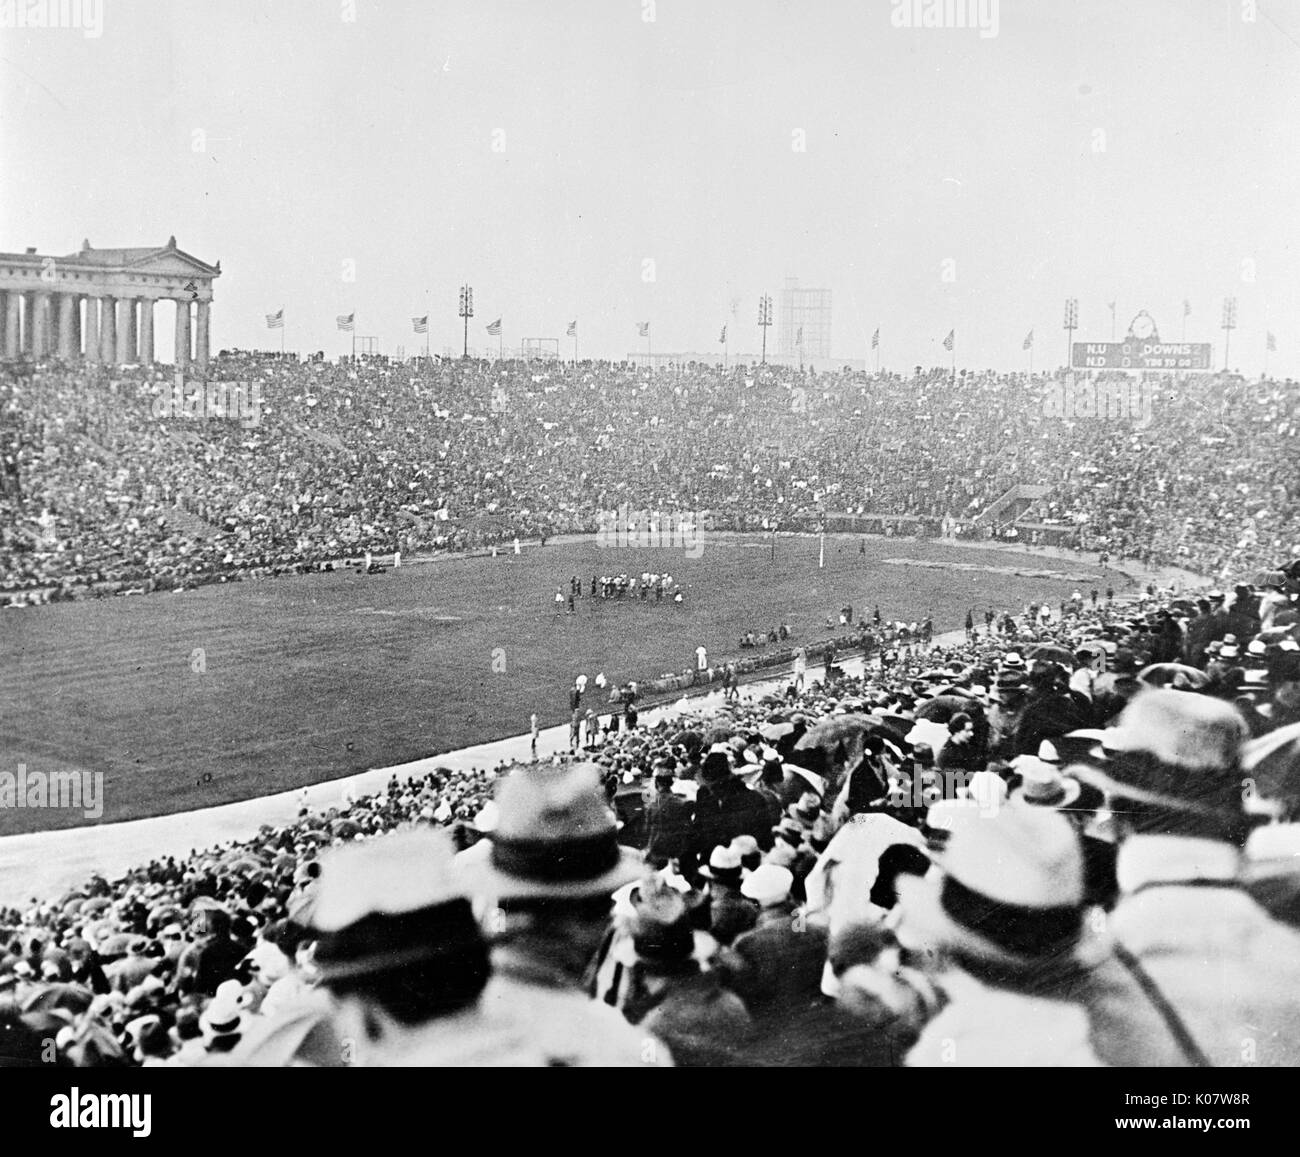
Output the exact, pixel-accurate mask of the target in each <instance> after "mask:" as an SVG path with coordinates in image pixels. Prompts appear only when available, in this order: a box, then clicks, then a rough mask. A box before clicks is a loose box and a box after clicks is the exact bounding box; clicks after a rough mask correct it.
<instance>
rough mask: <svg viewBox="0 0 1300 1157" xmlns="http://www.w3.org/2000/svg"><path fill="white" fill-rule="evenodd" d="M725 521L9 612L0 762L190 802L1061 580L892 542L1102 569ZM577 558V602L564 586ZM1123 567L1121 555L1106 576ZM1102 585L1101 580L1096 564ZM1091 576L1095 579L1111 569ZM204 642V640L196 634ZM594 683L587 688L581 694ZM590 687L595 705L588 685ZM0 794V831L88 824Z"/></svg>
mask: <svg viewBox="0 0 1300 1157" xmlns="http://www.w3.org/2000/svg"><path fill="white" fill-rule="evenodd" d="M769 551H770V547H769V543H768V541H767V540H766V539H757V538H748V539H747V538H744V537H725V538H724V537H715V538H712V539H710V540H709V541H708V542H707V543H706V545H705V549H704V551H703V553H702V555H701V557H700V558H698V559H690V558H687V557H685V555H684V553H683V552H682V551H681V550H669V549H631V548H627V549H612V548H609V547H600V546H597V545H596V543H595V542H594V541H591V542H582V543H574V544H564V545H558V544H552V545H549V546H547V547H545V548H541V547H531V548H528V549H525V551H524V553H523V554H521V555H519V556H515V555H513V554H510V553H504V554H502V555H501V556H500V557H499V558H495V559H492V558H470V559H449V560H444V561H439V562H435V563H429V564H423V565H415V566H403V567H402V568H401V569H399V570H397V571H391V572H389V573H386V574H383V575H374V576H362V575H358V574H355V573H351V572H343V573H335V574H325V575H312V576H306V577H300V578H282V579H275V580H269V581H262V582H246V583H237V584H233V585H229V586H215V587H205V588H202V589H199V590H195V591H189V592H186V593H183V594H179V595H169V594H160V595H149V596H143V597H134V598H117V599H105V600H101V601H96V602H89V603H70V604H55V605H53V606H47V607H38V608H31V609H25V610H21V611H5V612H0V771H8V772H13V773H16V769H17V765H18V764H19V763H25V764H26V765H27V768H28V771H29V773H30V772H34V771H44V772H52V771H59V770H75V771H88V772H102V773H103V776H104V779H103V791H104V814H103V818H102V820H101V821H100V822H103V823H107V822H111V821H114V820H124V819H133V818H138V817H141V816H148V815H160V814H165V813H170V812H177V811H186V810H190V809H194V808H200V807H207V806H211V805H213V804H219V803H226V802H229V801H231V800H236V799H246V798H250V797H254V796H259V795H265V794H268V793H271V792H275V791H284V790H286V789H289V788H293V787H297V786H301V785H304V784H308V783H315V782H318V781H321V780H327V779H333V778H337V777H340V776H344V775H349V774H352V773H354V772H357V771H362V770H365V769H367V768H372V767H383V766H388V765H392V764H397V763H401V762H404V761H407V760H411V759H416V758H419V757H421V756H426V755H431V754H436V753H438V752H442V751H448V750H453V749H455V748H459V747H463V746H466V745H468V744H471V743H476V742H481V741H485V740H489V739H494V738H499V737H502V736H505V735H510V734H517V733H519V732H521V731H524V730H526V729H527V725H528V716H529V713H530V712H531V711H536V712H537V713H538V716H539V719H540V721H541V723H542V724H543V725H546V724H553V723H559V722H563V721H564V720H565V719H566V718H567V715H568V704H567V689H568V687H569V686H570V685H571V683H572V680H573V678H574V676H575V675H577V674H578V673H579V672H585V673H586V674H587V675H589V676H591V677H594V676H595V675H596V673H597V672H598V671H604V672H605V674H606V677H607V678H608V679H609V680H610V682H611V683H619V682H622V681H624V680H626V679H639V680H645V679H650V678H654V677H656V676H658V675H661V674H663V673H665V672H669V671H681V670H683V669H684V668H687V667H689V666H692V665H693V651H694V648H695V647H696V646H697V645H698V644H703V645H704V646H705V647H707V648H708V652H709V657H710V661H711V662H717V661H719V660H722V659H724V658H726V657H740V656H741V655H743V654H745V653H746V652H740V651H739V650H738V647H737V639H738V638H739V636H740V635H741V633H742V632H744V631H745V630H748V629H753V630H756V631H757V630H760V629H761V630H766V629H768V628H769V627H772V626H775V625H777V624H778V623H779V622H781V621H783V620H784V621H786V622H788V623H790V624H791V626H792V627H793V629H794V641H796V642H798V641H803V642H812V641H817V640H819V639H824V638H826V637H827V632H826V630H825V626H824V621H825V617H826V615H827V614H831V613H833V612H837V611H838V609H839V607H841V606H842V605H844V604H845V603H852V604H853V606H854V607H855V608H858V609H861V608H862V607H863V606H866V607H867V608H868V609H870V608H871V607H872V606H875V605H877V604H879V606H880V609H881V613H882V614H883V615H884V616H885V617H886V618H887V619H893V618H900V619H913V618H915V619H924V617H925V616H926V615H927V614H933V617H934V622H935V628H936V630H944V629H951V628H954V627H960V626H961V625H962V622H963V621H964V619H965V614H966V609H967V608H968V607H974V608H976V611H977V614H978V612H979V611H982V610H983V608H985V607H987V606H993V607H994V608H996V609H1001V610H1012V611H1018V610H1020V609H1022V608H1023V606H1024V605H1025V603H1027V602H1029V601H1030V600H1031V599H1035V598H1041V597H1048V598H1051V599H1052V600H1053V601H1058V600H1059V599H1061V598H1064V597H1066V596H1067V595H1068V594H1069V592H1070V591H1071V590H1073V589H1074V588H1075V587H1076V586H1079V587H1082V586H1083V585H1084V584H1081V583H1077V582H1073V581H1060V580H1045V579H1042V578H1025V577H1016V576H1012V575H1006V574H1001V573H994V572H981V571H976V572H966V571H961V570H955V571H954V570H929V569H919V568H913V567H906V566H895V565H883V564H882V561H881V560H883V559H886V558H900V557H906V558H916V559H921V560H932V561H954V562H960V563H967V564H972V563H973V564H980V565H988V566H990V567H1007V566H1013V565H1018V566H1026V567H1033V568H1041V569H1051V570H1056V571H1076V572H1078V571H1088V572H1095V571H1096V567H1095V566H1092V567H1089V566H1088V565H1086V564H1084V563H1083V562H1082V561H1079V562H1073V561H1069V560H1062V561H1053V560H1051V559H1046V558H1039V557H1036V556H1025V555H1012V554H1008V553H1005V552H999V551H978V550H967V549H964V548H957V547H948V546H942V545H938V544H929V543H915V542H903V541H900V540H889V539H868V540H867V556H866V558H865V559H863V558H861V557H859V555H858V540H857V539H851V540H850V539H847V538H838V539H835V538H830V537H828V538H827V540H826V566H825V568H824V569H822V570H818V569H817V551H818V544H817V540H816V539H813V538H789V539H781V540H779V541H778V542H777V545H776V558H775V560H773V559H771V558H770V557H769ZM621 570H627V571H628V572H629V573H633V572H635V573H640V572H641V571H645V570H649V571H665V570H666V571H668V572H669V573H671V574H672V575H673V576H674V577H675V578H677V580H678V581H679V582H680V583H681V584H682V585H683V586H684V588H685V590H686V601H685V602H684V603H683V604H682V605H681V606H674V605H673V604H672V603H670V602H668V601H665V602H663V603H656V602H654V600H653V598H652V599H650V600H649V601H647V602H645V603H642V602H640V601H639V600H637V601H629V600H619V601H608V602H602V601H601V600H600V599H596V600H594V601H593V600H592V599H590V598H589V597H587V592H589V590H590V582H591V576H592V574H593V573H597V574H599V573H606V572H608V573H617V572H618V571H621ZM571 574H577V575H578V576H580V577H581V578H582V579H583V584H584V585H583V590H584V597H583V598H582V599H581V600H579V602H578V605H577V613H576V614H575V615H572V616H568V615H556V613H555V606H554V601H553V600H554V595H555V588H556V586H557V585H561V584H562V585H563V586H564V590H565V594H566V595H567V593H568V579H569V576H570V575H571ZM1109 577H1110V578H1111V579H1112V580H1113V581H1114V582H1115V585H1116V587H1117V589H1118V588H1119V587H1120V585H1121V581H1122V579H1121V576H1118V575H1115V574H1114V573H1113V572H1112V573H1111V575H1110V576H1109ZM1092 585H1099V584H1098V583H1093V584H1092ZM1100 585H1102V586H1103V587H1104V585H1105V584H1104V583H1101V584H1100ZM200 651H201V652H202V655H201V660H202V661H201V662H200V661H199V659H200V656H199V655H198V652H200ZM591 698H592V697H591V695H590V692H589V693H588V697H587V699H588V700H589V701H590V700H591ZM592 705H593V706H595V704H594V703H593V704H592ZM85 822H86V820H85V819H84V817H83V816H82V813H81V812H80V811H71V810H62V811H60V810H59V809H54V808H49V809H26V808H22V809H4V808H0V835H6V834H10V833H13V832H17V831H32V830H39V829H42V828H53V827H70V826H75V825H78V824H83V823H85Z"/></svg>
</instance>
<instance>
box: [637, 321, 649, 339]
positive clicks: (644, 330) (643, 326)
mask: <svg viewBox="0 0 1300 1157" xmlns="http://www.w3.org/2000/svg"><path fill="white" fill-rule="evenodd" d="M636 332H637V333H639V334H640V335H641V336H642V337H649V336H650V323H649V322H648V321H638V322H637V323H636Z"/></svg>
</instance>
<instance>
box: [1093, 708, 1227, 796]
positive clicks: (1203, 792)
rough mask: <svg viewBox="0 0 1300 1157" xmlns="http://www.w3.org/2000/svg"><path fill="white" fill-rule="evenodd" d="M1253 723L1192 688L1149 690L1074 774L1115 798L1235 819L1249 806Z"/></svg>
mask: <svg viewBox="0 0 1300 1157" xmlns="http://www.w3.org/2000/svg"><path fill="white" fill-rule="evenodd" d="M1248 736H1249V732H1248V730H1247V728H1246V724H1245V722H1244V721H1243V720H1242V718H1241V716H1240V715H1239V714H1238V713H1237V711H1236V710H1235V709H1234V708H1233V707H1232V706H1231V705H1230V704H1228V703H1224V702H1222V701H1221V700H1218V699H1213V698H1211V697H1209V696H1206V695H1197V694H1195V693H1194V692H1191V691H1173V690H1168V689H1163V688H1162V689H1153V690H1148V691H1143V692H1141V693H1140V694H1139V695H1138V696H1137V697H1136V698H1134V699H1133V700H1132V701H1130V703H1129V704H1128V706H1127V707H1125V708H1124V710H1123V711H1122V712H1121V713H1120V717H1119V720H1118V722H1117V724H1116V726H1115V727H1113V728H1110V729H1108V730H1107V731H1106V732H1105V733H1104V738H1103V739H1102V742H1101V744H1100V745H1099V746H1098V747H1096V748H1094V749H1093V750H1092V752H1090V756H1091V757H1092V760H1093V761H1094V762H1093V763H1092V765H1082V764H1081V765H1078V766H1076V767H1075V768H1074V774H1076V775H1077V776H1078V777H1079V779H1081V780H1082V781H1083V782H1084V783H1090V784H1092V785H1093V786H1094V787H1098V788H1100V789H1101V790H1102V791H1104V792H1106V794H1107V795H1108V796H1110V797H1111V798H1112V799H1127V800H1131V801H1133V802H1136V803H1145V804H1149V805H1152V806H1155V807H1158V808H1164V809H1170V810H1173V811H1177V812H1187V813H1192V814H1197V815H1202V816H1210V817H1218V818H1229V817H1237V816H1240V815H1241V812H1242V796H1241V770H1240V768H1241V763H1240V760H1241V747H1242V744H1243V743H1244V742H1245V741H1246V739H1247V738H1248Z"/></svg>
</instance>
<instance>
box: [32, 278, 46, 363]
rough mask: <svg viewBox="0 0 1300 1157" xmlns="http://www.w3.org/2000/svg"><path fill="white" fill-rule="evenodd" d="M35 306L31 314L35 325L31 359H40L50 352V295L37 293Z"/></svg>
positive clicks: (33, 327)
mask: <svg viewBox="0 0 1300 1157" xmlns="http://www.w3.org/2000/svg"><path fill="white" fill-rule="evenodd" d="M35 306H36V308H35V310H34V311H33V312H34V315H35V320H36V324H35V325H34V326H32V357H33V358H37V359H40V358H43V357H45V355H46V354H48V353H49V352H50V295H49V294H48V293H37V294H36V295H35Z"/></svg>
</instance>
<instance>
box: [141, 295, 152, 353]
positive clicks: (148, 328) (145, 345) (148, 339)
mask: <svg viewBox="0 0 1300 1157" xmlns="http://www.w3.org/2000/svg"><path fill="white" fill-rule="evenodd" d="M140 360H141V361H142V362H143V363H144V364H145V365H147V366H151V365H153V298H152V297H142V298H140Z"/></svg>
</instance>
